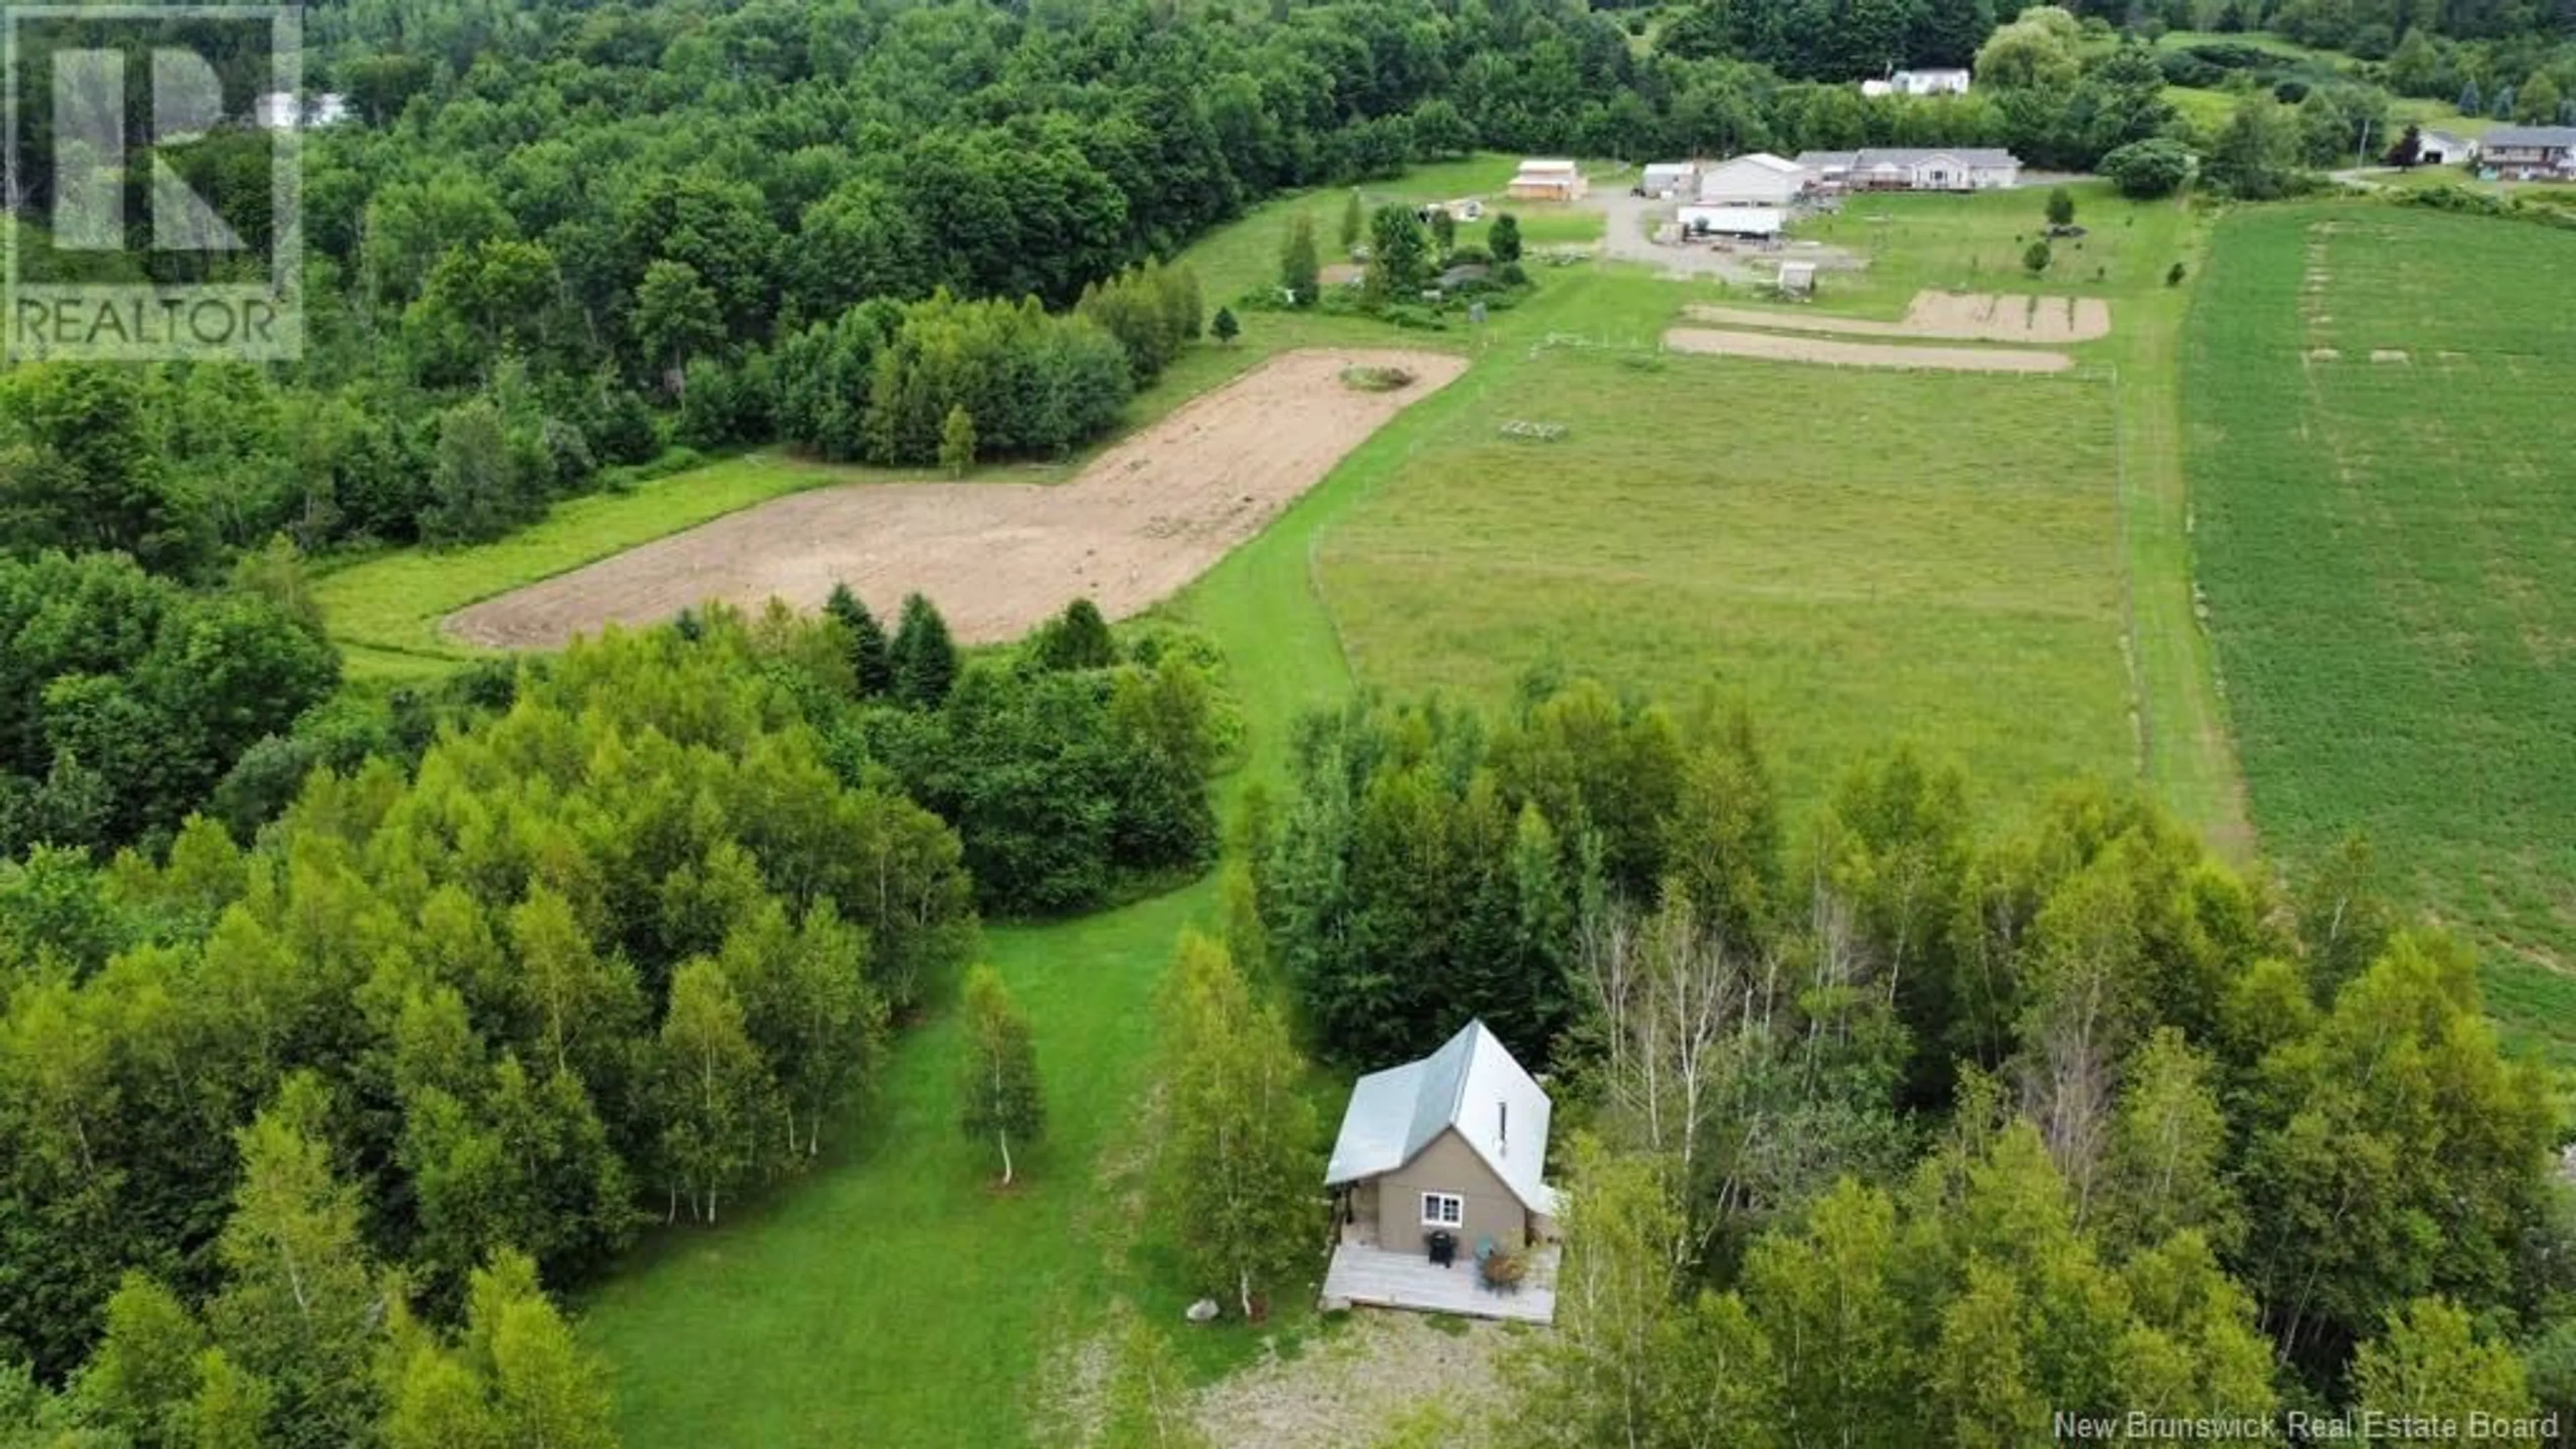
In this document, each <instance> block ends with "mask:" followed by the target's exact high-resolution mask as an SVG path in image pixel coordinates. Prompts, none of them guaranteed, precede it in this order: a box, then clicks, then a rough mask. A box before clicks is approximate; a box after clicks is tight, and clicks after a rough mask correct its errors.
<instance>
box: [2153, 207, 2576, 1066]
mask: <svg viewBox="0 0 2576 1449" xmlns="http://www.w3.org/2000/svg"><path fill="white" fill-rule="evenodd" d="M2571 274H2576V236H2571V235H2569V234H2567V233H2564V232H2557V231H2552V230H2549V229H2546V228H2543V227H2539V226H2534V225H2530V224H2525V223H2516V222H2504V221H2491V220H2485V219H2479V218H2469V217H2458V216H2451V215H2447V214H2440V213H2434V212H2428V211H2419V210H2412V209H2405V208H2398V207H2385V206H2353V205H2346V206H2309V207H2300V208H2267V209H2260V210H2249V211H2246V212H2243V213H2240V214H2238V215H2236V216H2233V217H2231V218H2230V219H2229V220H2227V221H2226V222H2225V223H2224V224H2223V226H2222V229H2221V231H2220V233H2219V244H2218V247H2217V249H2216V254H2215V257H2214V259H2213V261H2212V264H2211V271H2210V274H2209V276H2208V278H2207V282H2206V285H2205V288H2204V290H2203V291H2202V293H2201V295H2200V297H2199V299H2198V303H2197V305H2196V306H2195V307H2194V309H2193V312H2192V319H2191V326H2190V330H2189V333H2188V346H2187V348H2186V352H2185V370H2186V371H2185V377H2186V389H2185V398H2186V403H2187V408H2188V422H2189V429H2188V449H2189V459H2190V470H2191V479H2192V487H2193V495H2194V498H2195V500H2196V503H2197V509H2198V517H2197V532H2196V536H2195V544H2196V548H2197V551H2198V554H2199V565H2200V575H2201V578H2202V580H2203V586H2204V588H2205V589H2206V592H2207V596H2208V603H2209V608H2210V612H2211V620H2212V628H2213V630H2214V632H2215V634H2216V638H2217V643H2218V652H2219V660H2220V664H2221V667H2222V671H2223V677H2224V679H2225V681H2226V688H2227V692H2228V697H2229V701H2230V704H2231V708H2232V712H2233V715H2234V718H2235V721H2236V724H2237V727H2238V733H2239V737H2240V741H2241V747H2242V753H2243V758H2244V764H2245V773H2246V776H2247V781H2248V784H2249V786H2250V788H2251V791H2252V800H2253V808H2254V815H2255V820H2256V823H2257V825H2258V826H2259V827H2260V829H2261V830H2262V832H2263V834H2264V836H2265V840H2266V844H2267V845H2268V846H2269V847H2270V849H2271V850H2272V852H2273V853H2275V854H2277V855H2278V856H2280V857H2281V858H2283V859H2284V860H2286V861H2288V862H2290V863H2291V864H2293V865H2295V864H2296V863H2298V862H2301V861H2303V860H2307V859H2310V858H2313V857H2314V856H2315V855H2316V854H2317V853H2318V852H2320V851H2322V850H2324V849H2326V848H2328V847H2329V846H2331V845H2332V844H2333V843H2334V842H2335V841H2336V840H2338V839H2339V838H2340V837H2341V836H2343V835H2344V833H2345V832H2347V831H2351V830H2361V831H2365V832H2367V833H2368V835H2369V836H2370V838H2371V840H2372V841H2373V843H2374V844H2375V846H2376V848H2377V851H2378V856H2379V859H2380V860H2381V862H2382V863H2383V865H2384V866H2385V867H2386V868H2387V869H2388V870H2389V871H2390V872H2391V873H2392V874H2393V876H2394V877H2395V880H2396V883H2397V884H2398V885H2399V886H2400V887H2401V888H2402V889H2403V890H2404V891H2405V893H2406V894H2407V895H2408V897H2409V898H2410V899H2411V901H2412V902H2413V903H2415V904H2418V905H2421V906H2423V907H2426V908H2429V909H2431V910H2433V911H2436V912H2438V913H2440V914H2441V915H2443V916H2446V917H2448V918H2450V919H2452V920H2455V921H2459V922H2462V923H2464V924H2465V925H2467V926H2468V927H2469V928H2471V929H2472V930H2473V931H2474V932H2475V933H2476V934H2478V935H2480V936H2481V937H2483V938H2485V939H2486V940H2487V941H2488V942H2489V943H2491V944H2492V945H2494V946H2497V947H2501V948H2503V949H2501V950H2492V951H2490V952H2489V953H2488V969H2489V983H2490V997H2491V1004H2492V1006H2493V1009H2494V1010H2495V1012H2496V1013H2497V1015H2498V1017H2499V1019H2500V1020H2502V1021H2503V1022H2504V1023H2505V1025H2506V1027H2507V1028H2508V1030H2509V1031H2511V1032H2512V1033H2513V1034H2514V1035H2515V1036H2516V1037H2517V1038H2518V1039H2519V1040H2520V1041H2521V1042H2522V1043H2523V1044H2524V1045H2526V1046H2529V1047H2533V1048H2537V1049H2542V1050H2545V1051H2547V1052H2548V1053H2550V1054H2551V1055H2552V1057H2553V1058H2554V1059H2555V1060H2556V1061H2557V1062H2559V1063H2560V1064H2561V1065H2562V1066H2569V1067H2576V977H2571V976H2570V975H2569V974H2567V973H2568V972H2569V971H2571V970H2576V750H2571V748H2570V742H2571V741H2576V471H2571V470H2570V469H2569V467H2568V466H2567V453H2566V442H2565V436H2564V432H2563V427H2562V422H2561V420H2562V419H2563V418H2564V416H2565V406H2566V400H2567V398H2568V397H2569V396H2570V395H2571V393H2576V352H2571V351H2570V349H2569V347H2568V345H2567V339H2568V338H2569V337H2570V336H2576V294H2571V293H2569V292H2568V291H2567V289H2565V288H2564V287H2560V286H2554V285H2550V286H2534V285H2531V280H2532V279H2534V278H2556V277H2565V276H2568V275H2571Z"/></svg>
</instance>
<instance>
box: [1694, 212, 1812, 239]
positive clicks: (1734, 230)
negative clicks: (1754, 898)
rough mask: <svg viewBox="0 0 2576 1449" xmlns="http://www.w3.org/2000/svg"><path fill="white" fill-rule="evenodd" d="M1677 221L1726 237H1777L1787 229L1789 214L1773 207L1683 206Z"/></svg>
mask: <svg viewBox="0 0 2576 1449" xmlns="http://www.w3.org/2000/svg"><path fill="white" fill-rule="evenodd" d="M1680 218H1681V223H1682V225H1684V226H1689V225H1691V224H1693V223H1695V222H1704V223H1706V224H1707V227H1708V229H1709V230H1710V231H1714V232H1724V233H1725V234H1727V235H1728V236H1778V235H1779V234H1780V233H1781V232H1782V231H1784V230H1786V229H1787V228H1788V225H1789V214H1788V213H1787V212H1785V211H1782V210H1781V209H1780V208H1779V207H1776V206H1685V207H1683V208H1682V209H1681V212H1680Z"/></svg>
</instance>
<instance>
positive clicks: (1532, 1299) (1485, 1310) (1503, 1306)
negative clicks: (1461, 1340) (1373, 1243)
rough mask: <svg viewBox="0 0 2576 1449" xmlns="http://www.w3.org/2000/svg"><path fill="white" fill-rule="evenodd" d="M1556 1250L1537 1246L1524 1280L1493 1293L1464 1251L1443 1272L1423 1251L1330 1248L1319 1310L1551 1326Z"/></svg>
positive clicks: (1359, 1246)
mask: <svg viewBox="0 0 2576 1449" xmlns="http://www.w3.org/2000/svg"><path fill="white" fill-rule="evenodd" d="M1558 1252H1559V1249H1557V1248H1556V1247H1555V1246H1554V1245H1553V1244H1550V1245H1547V1246H1544V1247H1541V1248H1539V1249H1538V1250H1537V1252H1536V1254H1535V1255H1534V1256H1532V1257H1531V1259H1530V1268H1529V1276H1528V1278H1526V1279H1525V1280H1523V1282H1522V1283H1521V1285H1520V1286H1519V1287H1518V1288H1515V1289H1512V1290H1511V1291H1510V1292H1496V1291H1495V1290H1494V1289H1491V1288H1488V1287H1486V1286H1485V1285H1484V1284H1483V1283H1482V1282H1481V1281H1479V1280H1478V1279H1477V1277H1476V1264H1475V1262H1474V1261H1473V1260H1472V1259H1471V1258H1469V1256H1468V1255H1467V1253H1466V1252H1465V1251H1464V1250H1463V1249H1462V1250H1461V1251H1460V1252H1459V1254H1458V1261H1457V1262H1456V1263H1455V1264H1453V1265H1452V1266H1450V1267H1447V1268H1443V1267H1439V1266H1437V1265H1436V1264H1434V1263H1433V1262H1432V1261H1431V1259H1430V1258H1429V1256H1427V1255H1426V1254H1423V1253H1419V1252H1414V1253H1390V1252H1388V1251H1387V1250H1385V1249H1384V1248H1373V1247H1369V1246H1367V1245H1366V1244H1363V1243H1348V1242H1346V1243H1343V1244H1341V1245H1340V1246H1338V1247H1336V1248H1334V1249H1333V1263H1332V1266H1331V1267H1330V1268H1329V1269H1327V1270H1326V1271H1325V1273H1324V1307H1325V1309H1326V1310H1327V1311H1330V1310H1333V1309H1336V1308H1345V1307H1349V1306H1352V1305H1354V1304H1358V1305H1364V1306H1367V1307H1371V1308H1410V1309H1414V1310H1416V1311H1418V1312H1423V1313H1456V1314H1461V1315H1463V1316H1465V1317H1468V1318H1503V1319H1516V1320H1518V1321H1520V1322H1523V1323H1553V1322H1555V1321H1556V1264H1557V1255H1558Z"/></svg>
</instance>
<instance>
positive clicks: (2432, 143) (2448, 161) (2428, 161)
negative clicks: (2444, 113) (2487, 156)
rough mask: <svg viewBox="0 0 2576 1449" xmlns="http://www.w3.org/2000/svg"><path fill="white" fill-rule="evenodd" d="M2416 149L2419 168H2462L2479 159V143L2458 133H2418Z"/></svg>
mask: <svg viewBox="0 0 2576 1449" xmlns="http://www.w3.org/2000/svg"><path fill="white" fill-rule="evenodd" d="M2415 147H2416V149H2415V164H2416V165H2418V166H2461V165H2466V164H2467V163H2469V162H2471V161H2474V160H2476V159H2477V158H2478V143H2477V142H2475V141H2472V140H2470V139H2469V138H2468V137H2466V136H2463V135H2460V134H2459V133H2458V132H2456V131H2432V130H2424V131H2418V132H2416V133H2415Z"/></svg>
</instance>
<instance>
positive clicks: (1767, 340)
mask: <svg viewBox="0 0 2576 1449" xmlns="http://www.w3.org/2000/svg"><path fill="white" fill-rule="evenodd" d="M1664 345H1665V346H1666V347H1669V348H1671V349H1673V350H1674V351H1675V352H1713V353H1720V354H1723V355H1725V356H1729V357H1760V358H1767V359H1769V360H1771V361H1774V362H1830V363H1835V364H1838V365H1840V366H1844V367H1910V368H1917V369H1921V370H1924V371H1931V372H2064V371H2065V370H2066V369H2067V368H2069V367H2071V366H2073V365H2074V360H2073V359H2072V358H2069V357H2068V356H2067V355H2066V354H2065V353H2063V352H2006V351H2004V350H2002V349H2000V348H1976V347H1891V346H1888V345H1886V344H1884V343H1876V342H1836V341H1832V340H1830V339H1827V338H1823V337H1787V336H1783V335H1781V334H1780V333H1777V332H1729V331H1724V330H1721V329H1717V328H1710V327H1676V328H1673V329H1672V330H1671V331H1669V332H1666V333H1665V334H1664Z"/></svg>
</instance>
